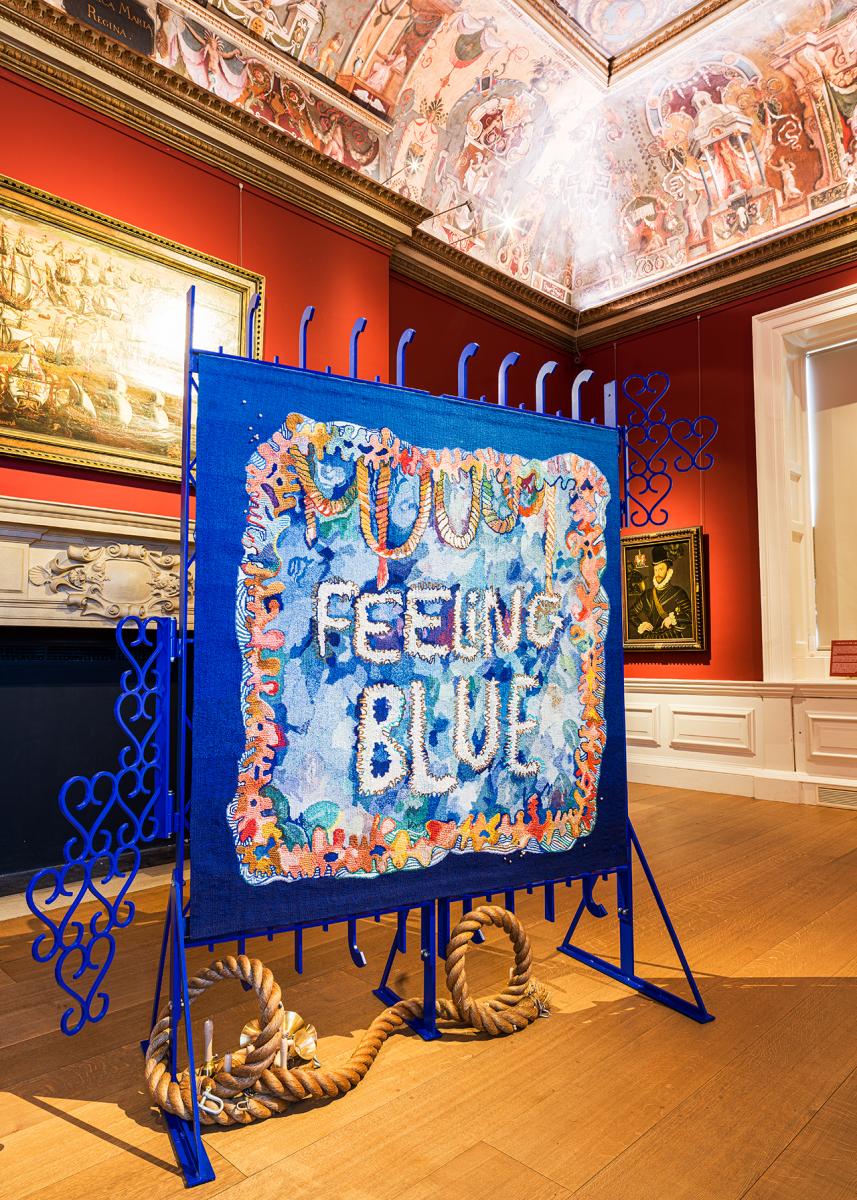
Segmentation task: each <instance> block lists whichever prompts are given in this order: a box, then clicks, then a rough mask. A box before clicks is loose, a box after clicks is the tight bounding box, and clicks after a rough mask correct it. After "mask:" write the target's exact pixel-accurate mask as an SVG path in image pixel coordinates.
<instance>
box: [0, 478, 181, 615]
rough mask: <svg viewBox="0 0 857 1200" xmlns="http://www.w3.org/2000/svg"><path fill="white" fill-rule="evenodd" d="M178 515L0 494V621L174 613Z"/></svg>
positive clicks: (176, 585) (177, 591)
mask: <svg viewBox="0 0 857 1200" xmlns="http://www.w3.org/2000/svg"><path fill="white" fill-rule="evenodd" d="M178 605H179V521H178V518H176V517H161V516H151V515H149V514H148V513H126V512H114V511H112V510H110V509H101V508H88V507H84V506H82V505H76V504H59V503H55V502H53V501H40V500H21V499H18V498H15V497H11V496H0V625H19V626H20V625H52V626H58V625H60V626H61V625H66V626H76V627H83V626H89V627H98V626H110V625H113V624H115V622H116V621H117V620H119V619H120V618H121V617H125V616H132V615H134V616H140V617H159V616H164V617H174V616H177V615H178Z"/></svg>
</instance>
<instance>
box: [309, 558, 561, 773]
mask: <svg viewBox="0 0 857 1200" xmlns="http://www.w3.org/2000/svg"><path fill="white" fill-rule="evenodd" d="M559 607H560V597H559V596H558V595H557V594H556V593H554V592H536V593H535V594H534V595H533V596H531V597H530V599H529V600H525V592H524V588H523V587H516V588H514V590H513V591H512V594H511V598H510V600H509V603H508V605H507V606H505V611H504V606H502V605H501V602H500V597H499V594H498V592H497V589H496V588H469V589H467V590H464V589H462V588H461V587H459V586H451V587H447V586H446V585H444V584H439V583H429V582H419V583H416V584H412V585H411V586H409V587H408V588H406V589H405V590H404V591H400V590H398V589H396V588H390V589H388V590H386V591H383V592H361V591H360V588H359V587H358V585H357V584H356V583H353V582H350V581H349V580H342V579H329V580H325V581H324V582H322V583H320V584H319V586H318V589H317V591H316V596H315V609H314V620H313V625H314V629H313V637H314V641H315V644H316V647H317V649H318V653H319V656H320V657H321V658H322V659H328V658H329V657H330V655H331V653H333V652H334V651H335V650H336V649H337V648H338V647H339V645H340V644H341V638H342V635H345V634H349V633H350V642H351V648H352V651H353V653H354V655H355V656H356V657H357V658H359V659H361V660H362V661H364V662H366V663H371V664H373V665H376V666H391V665H393V664H395V663H399V662H401V661H402V659H403V658H405V657H407V658H411V659H414V660H417V661H420V662H424V663H438V662H441V661H443V660H448V661H450V662H456V661H457V662H463V663H468V662H474V661H475V660H477V659H479V658H482V659H489V658H491V657H493V656H495V655H496V654H497V653H498V652H499V653H503V654H514V653H515V652H516V651H517V650H518V648H519V646H520V645H521V643H522V641H523V640H524V639H525V638H526V641H527V642H529V643H530V645H531V646H533V647H534V648H535V649H536V650H537V651H542V650H548V649H549V648H550V647H551V646H552V645H553V643H554V641H555V640H556V638H557V636H558V634H559V632H560V630H561V628H562V618H561V617H560V615H559ZM332 634H333V635H335V636H334V638H331V635H332ZM483 684H484V689H485V700H484V710H485V718H484V724H485V732H484V737H483V738H482V739H481V744H480V745H479V748H478V749H477V748H476V746H475V744H474V740H473V738H472V736H471V734H470V718H471V703H470V679H469V678H468V677H466V676H465V677H459V678H457V679H456V680H455V684H454V702H453V710H454V712H453V735H452V745H453V752H454V754H455V756H456V758H457V759H458V761H459V762H461V763H464V764H466V765H467V766H468V767H470V768H471V770H473V771H475V772H478V773H481V772H483V771H487V770H488V768H489V767H490V766H491V764H492V763H493V762H494V760H495V759H496V758H497V755H498V754H499V753H500V748H501V712H500V710H501V696H500V684H499V682H498V681H497V680H496V679H485V680H484V681H483ZM540 687H541V679H540V678H539V677H538V676H536V675H529V674H523V673H522V674H516V675H513V676H512V678H511V681H510V683H509V688H508V697H507V702H506V712H505V727H506V738H505V765H506V767H507V768H508V770H509V772H510V773H511V774H512V775H513V776H514V777H516V778H519V779H526V778H531V777H533V776H535V775H537V774H538V771H539V766H540V764H539V762H538V761H537V760H531V761H528V760H526V759H523V758H522V746H521V739H522V738H523V737H524V736H525V735H527V734H529V733H532V732H533V731H534V730H535V728H536V722H535V721H534V720H532V719H528V718H527V717H526V716H525V715H524V711H523V709H524V703H525V700H526V697H527V694H528V693H530V692H534V691H537V690H538V689H539V688H540ZM406 712H407V729H408V735H407V742H408V747H407V750H406V749H405V747H404V746H402V745H401V744H400V743H399V742H398V741H397V740H396V739H395V738H394V737H393V735H392V732H391V731H392V730H395V729H397V727H398V726H399V724H400V722H401V721H402V719H403V717H405V715H406ZM357 717H358V720H357V786H358V790H359V791H360V792H361V793H362V794H363V795H381V794H382V793H384V792H387V791H390V789H392V788H395V787H398V786H399V785H400V784H401V783H403V782H404V781H405V780H407V783H408V787H409V790H410V791H411V792H412V793H413V794H415V795H418V796H438V795H445V794H447V793H448V792H451V791H452V789H453V788H454V787H455V786H456V785H457V782H458V780H457V778H456V776H455V775H453V774H450V773H444V774H440V775H438V774H435V773H434V772H433V771H432V768H431V766H430V764H429V760H428V752H427V749H426V737H425V734H426V691H425V684H424V683H423V682H422V680H419V679H412V680H411V681H410V683H409V684H408V687H407V690H406V689H405V688H404V687H400V686H399V685H398V684H395V683H391V682H380V683H373V684H369V685H367V686H366V687H364V688H363V689H362V691H361V692H360V695H359V697H358V701H357Z"/></svg>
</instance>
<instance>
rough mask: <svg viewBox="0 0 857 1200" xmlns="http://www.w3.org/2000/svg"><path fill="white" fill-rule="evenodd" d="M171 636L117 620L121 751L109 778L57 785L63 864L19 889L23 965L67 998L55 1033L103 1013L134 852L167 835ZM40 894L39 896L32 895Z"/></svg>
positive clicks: (127, 906) (127, 914) (168, 629)
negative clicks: (34, 926)
mask: <svg viewBox="0 0 857 1200" xmlns="http://www.w3.org/2000/svg"><path fill="white" fill-rule="evenodd" d="M173 629H174V622H173V621H172V620H171V619H170V618H167V617H153V618H150V619H148V620H143V619H141V618H138V617H125V618H124V619H123V620H122V621H120V622H119V625H118V626H117V629H116V639H117V642H118V643H119V647H120V649H121V650H122V653H123V654H124V655H125V658H126V659H127V660H128V664H129V665H128V668H127V669H126V670H125V671H124V672H123V674H122V678H121V684H120V693H119V697H118V699H117V700H116V703H115V705H114V714H115V717H116V721H117V723H118V725H119V727H120V728H121V729H122V730H123V731H124V732H125V734H126V736H127V738H128V744H127V745H126V746H125V748H124V749H123V750H122V752H121V753H120V755H119V764H118V766H117V768H116V769H115V770H114V771H98V772H97V773H96V774H95V775H92V776H83V775H76V776H74V777H72V778H71V779H69V780H67V781H66V783H65V784H63V787H62V789H61V791H60V794H59V807H60V811H61V812H62V813H63V815H64V816H65V817H66V819H67V820H68V822H69V824H70V825H71V827H72V829H73V830H74V833H73V835H72V836H71V837H70V838H69V840H68V841H67V842H66V843H65V846H64V847H63V861H62V862H61V863H60V864H59V865H58V866H54V867H46V868H44V870H41V871H39V872H38V873H37V874H36V875H34V876H33V878H32V879H31V880H30V882H29V885H28V886H27V892H26V896H27V904H28V905H29V907H30V911H31V912H32V913H33V914H34V915H35V916H36V917H37V918H38V920H39V921H40V922H41V923H42V924H43V925H44V926H46V931H45V932H42V933H39V934H38V935H37V936H36V938H35V940H34V942H33V947H32V954H33V958H34V959H35V960H36V961H37V962H43V963H47V962H52V963H53V964H54V978H55V979H56V981H57V984H58V985H59V986H60V987H61V988H62V990H63V991H64V992H66V993H67V995H68V996H70V997H71V1000H72V1005H71V1007H70V1008H67V1009H66V1010H65V1012H64V1013H63V1014H62V1017H61V1018H60V1029H61V1030H62V1031H63V1033H65V1034H69V1035H71V1034H75V1033H78V1032H79V1031H80V1030H81V1029H82V1028H83V1026H84V1025H85V1024H86V1023H87V1022H88V1023H90V1024H96V1023H97V1022H98V1021H101V1020H102V1019H103V1018H104V1017H105V1016H106V1015H107V1011H108V1008H109V1003H110V1001H109V997H108V994H107V992H105V991H102V990H100V989H101V985H102V983H103V981H104V977H105V975H106V974H107V971H108V969H109V967H110V964H111V963H112V961H113V956H114V954H115V952H116V939H115V936H114V935H115V932H116V931H117V930H119V929H125V928H126V927H127V926H128V925H130V923H131V921H132V920H133V919H134V913H135V906H134V904H133V902H132V901H131V900H129V899H127V898H126V897H127V892H128V889H129V888H130V887H131V884H132V883H133V882H134V879H135V878H136V875H137V871H138V869H139V867H140V849H141V847H143V846H145V845H148V844H150V843H151V842H154V841H155V840H156V839H158V838H165V837H168V836H169V834H170V833H171V832H172V797H171V794H170V792H169V721H170V654H171V648H172V644H173ZM116 883H118V884H119V890H118V893H117V894H116V896H115V897H114V898H113V899H110V898H108V896H107V895H106V894H105V891H104V889H106V888H107V886H108V885H109V884H114V885H115V884H116ZM45 889H47V893H48V894H47V895H46V896H44V895H41V894H40V893H42V892H43V891H44V890H45ZM69 901H71V903H70V904H69ZM91 902H95V905H96V908H95V911H94V912H93V913H91V914H90V915H88V916H87V917H85V918H81V917H80V916H79V909H80V906H81V905H82V904H89V903H91ZM66 905H68V907H67V908H66V911H65V912H64V913H63V915H62V917H61V918H60V919H59V920H57V921H54V920H52V919H51V914H52V912H53V911H54V910H55V909H56V908H62V907H65V906H66Z"/></svg>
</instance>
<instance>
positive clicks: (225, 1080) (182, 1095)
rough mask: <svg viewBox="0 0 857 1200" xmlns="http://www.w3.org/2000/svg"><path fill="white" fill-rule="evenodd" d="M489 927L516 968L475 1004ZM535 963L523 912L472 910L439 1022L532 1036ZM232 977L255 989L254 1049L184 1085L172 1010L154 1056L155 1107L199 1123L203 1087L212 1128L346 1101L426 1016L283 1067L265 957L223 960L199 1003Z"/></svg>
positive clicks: (396, 1010)
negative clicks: (337, 1062) (474, 977)
mask: <svg viewBox="0 0 857 1200" xmlns="http://www.w3.org/2000/svg"><path fill="white" fill-rule="evenodd" d="M483 925H497V926H499V928H501V929H503V930H504V931H505V932H506V933H507V934H508V936H509V938H510V940H511V942H512V947H513V949H514V951H515V966H514V969H513V971H512V974H511V976H510V978H509V982H508V984H507V985H506V987H505V988H504V990H503V991H502V992H500V993H498V995H496V996H492V997H490V998H489V999H486V1000H474V999H473V998H472V997H471V995H470V990H469V988H468V986H467V975H466V973H465V969H464V960H465V955H466V953H467V947H468V946H469V945H470V942H471V940H472V938H473V935H474V934H475V933H476V932H477V930H479V929H481V927H482V926H483ZM532 957H533V956H532V951H531V949H530V942H529V938H528V937H527V935H526V933H525V932H524V929H523V926H522V925H521V923H520V921H519V920H518V919H517V917H516V916H515V914H514V913H511V912H509V911H507V910H506V909H505V908H499V907H498V906H496V905H487V904H486V905H483V906H482V907H481V908H476V909H474V910H473V911H472V912H470V913H467V914H466V915H465V916H464V917H463V918H462V919H461V920H460V921H459V922H458V924H457V925H456V927H455V929H454V930H453V932H452V937H451V938H450V941H449V946H448V947H447V957H446V982H447V986H448V987H449V991H450V995H451V997H452V998H451V999H450V1000H446V999H441V1000H437V1001H436V1003H435V1014H436V1016H438V1017H440V1018H441V1019H442V1020H446V1021H457V1022H459V1023H460V1024H461V1025H469V1026H471V1027H472V1028H473V1029H477V1030H479V1031H480V1032H482V1033H486V1034H488V1035H489V1036H491V1037H499V1036H500V1035H502V1034H509V1033H515V1032H517V1031H518V1030H519V1029H525V1028H526V1026H527V1025H529V1024H531V1023H532V1022H533V1021H535V1020H536V1018H537V1017H539V1016H542V1015H544V1014H546V1013H547V1012H548V998H547V994H546V992H545V990H544V988H543V987H542V986H541V985H540V984H539V983H537V982H536V981H535V980H534V979H532V978H531V977H530V969H531V967H532ZM223 979H238V980H240V981H241V982H242V983H246V984H248V985H249V986H250V987H252V988H253V990H254V991H255V992H256V995H257V997H258V999H259V1026H260V1032H259V1035H258V1037H257V1038H256V1040H255V1043H254V1045H253V1046H251V1047H247V1048H246V1049H242V1050H238V1051H236V1052H235V1053H234V1054H233V1055H232V1063H231V1071H229V1072H227V1071H225V1070H224V1069H223V1062H222V1061H220V1062H219V1063H217V1064H215V1068H214V1071H213V1073H212V1074H211V1075H202V1076H200V1077H198V1078H196V1079H191V1077H190V1076H189V1074H188V1072H187V1071H184V1072H182V1073H181V1074H180V1075H179V1077H178V1079H172V1078H171V1077H170V1067H169V1060H170V1007H169V1005H167V1007H166V1009H165V1010H164V1011H163V1013H162V1015H161V1017H160V1019H159V1020H158V1022H157V1024H156V1025H155V1027H154V1029H153V1030H152V1036H151V1039H150V1041H149V1048H148V1050H147V1051H146V1086H147V1088H148V1091H149V1095H150V1096H151V1097H152V1100H153V1101H154V1103H155V1104H156V1105H157V1106H158V1107H159V1108H162V1109H164V1110H165V1111H166V1112H169V1113H173V1114H174V1115H175V1116H177V1117H180V1118H181V1119H182V1120H185V1121H190V1120H192V1118H193V1090H192V1089H193V1088H194V1087H195V1088H196V1089H197V1095H198V1096H199V1097H200V1103H199V1108H200V1112H199V1115H200V1120H201V1121H202V1123H203V1124H204V1125H236V1124H237V1125H249V1124H251V1123H252V1122H253V1121H263V1120H265V1119H266V1118H267V1117H271V1116H274V1115H275V1114H277V1113H282V1112H285V1111H286V1109H287V1108H288V1107H289V1105H291V1104H300V1103H301V1102H302V1101H305V1100H329V1099H335V1098H337V1097H339V1096H344V1095H345V1093H346V1092H350V1091H351V1089H352V1088H353V1087H356V1086H357V1084H358V1083H359V1082H360V1080H361V1079H362V1078H363V1077H364V1075H365V1074H366V1072H367V1071H368V1070H369V1068H370V1067H371V1066H372V1063H373V1062H374V1061H375V1059H376V1058H377V1056H378V1052H379V1051H380V1049H381V1047H382V1046H383V1044H384V1042H385V1041H386V1040H387V1038H388V1037H389V1036H390V1034H391V1033H395V1032H396V1030H398V1029H401V1027H402V1026H403V1025H404V1024H405V1023H406V1022H407V1021H412V1020H415V1019H419V1018H420V1017H422V1015H423V1002H422V1000H421V999H417V998H412V999H410V1000H400V1001H399V1002H398V1003H397V1004H393V1005H392V1006H391V1007H390V1008H387V1009H385V1010H384V1012H382V1013H380V1014H379V1015H378V1016H377V1017H376V1018H375V1020H374V1021H373V1022H372V1024H371V1025H370V1026H369V1028H368V1029H367V1030H366V1032H365V1033H364V1034H363V1036H362V1038H361V1039H360V1041H359V1042H358V1044H357V1047H356V1049H355V1050H353V1051H352V1054H351V1057H350V1058H349V1059H348V1061H347V1062H346V1063H344V1064H343V1065H342V1066H341V1067H335V1068H327V1067H311V1066H300V1067H295V1068H288V1069H286V1068H283V1067H281V1066H278V1065H275V1064H276V1061H277V1056H278V1054H279V1051H280V1046H281V1042H282V1034H283V1008H282V995H281V992H280V988H279V985H278V984H277V981H276V980H275V979H274V977H273V975H272V974H271V972H270V971H269V970H268V968H267V967H265V966H263V965H262V963H261V962H259V960H258V959H251V958H247V957H246V955H240V956H239V957H238V958H232V957H230V958H225V959H221V960H219V961H217V962H215V963H212V965H211V966H210V967H208V968H207V969H206V970H204V971H202V972H201V973H200V974H199V975H196V976H195V977H194V978H193V979H191V980H190V981H189V984H188V994H189V997H190V1001H191V1003H193V1001H194V1000H195V999H196V997H197V996H199V995H201V994H202V993H203V992H204V991H207V989H208V988H210V987H213V986H214V985H215V984H216V983H219V982H220V981H221V980H223Z"/></svg>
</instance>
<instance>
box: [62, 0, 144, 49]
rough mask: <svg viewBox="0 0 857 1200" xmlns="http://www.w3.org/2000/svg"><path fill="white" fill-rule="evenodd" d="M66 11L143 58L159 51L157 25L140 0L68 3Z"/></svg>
mask: <svg viewBox="0 0 857 1200" xmlns="http://www.w3.org/2000/svg"><path fill="white" fill-rule="evenodd" d="M65 10H66V12H67V13H69V14H70V16H72V17H77V19H78V21H84V22H85V23H86V24H87V25H91V26H92V28H93V29H98V30H100V31H101V32H102V33H106V34H108V35H109V36H110V37H113V38H116V40H117V42H123V43H124V44H125V45H126V46H130V47H131V49H132V50H137V51H139V53H140V54H148V55H151V54H152V53H153V51H154V48H155V22H154V20H153V18H152V15H151V13H150V12H149V10H148V9H147V8H146V6H145V5H144V4H140V3H139V0H65Z"/></svg>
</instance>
